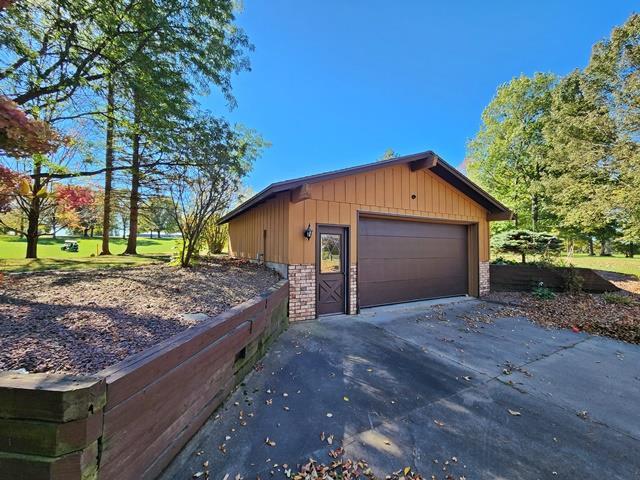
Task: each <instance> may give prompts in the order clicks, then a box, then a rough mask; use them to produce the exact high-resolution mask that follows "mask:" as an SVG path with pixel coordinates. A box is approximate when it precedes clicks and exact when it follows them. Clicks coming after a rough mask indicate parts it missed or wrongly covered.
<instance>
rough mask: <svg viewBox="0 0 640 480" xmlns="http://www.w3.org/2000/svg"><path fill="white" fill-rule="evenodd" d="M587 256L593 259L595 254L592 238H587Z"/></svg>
mask: <svg viewBox="0 0 640 480" xmlns="http://www.w3.org/2000/svg"><path fill="white" fill-rule="evenodd" d="M589 255H590V256H591V257H593V256H594V255H595V252H594V251H593V237H589Z"/></svg>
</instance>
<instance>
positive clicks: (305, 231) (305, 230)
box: [304, 224, 313, 240]
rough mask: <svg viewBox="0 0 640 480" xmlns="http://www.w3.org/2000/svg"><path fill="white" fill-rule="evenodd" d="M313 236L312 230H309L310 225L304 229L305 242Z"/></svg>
mask: <svg viewBox="0 0 640 480" xmlns="http://www.w3.org/2000/svg"><path fill="white" fill-rule="evenodd" d="M312 235H313V228H311V224H309V226H308V227H307V228H305V229H304V238H306V239H307V240H311V236H312Z"/></svg>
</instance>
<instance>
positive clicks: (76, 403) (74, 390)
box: [0, 372, 106, 422]
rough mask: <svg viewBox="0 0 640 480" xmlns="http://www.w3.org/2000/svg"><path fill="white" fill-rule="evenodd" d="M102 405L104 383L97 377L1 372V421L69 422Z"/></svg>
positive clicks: (85, 415)
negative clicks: (4, 419) (11, 419)
mask: <svg viewBox="0 0 640 480" xmlns="http://www.w3.org/2000/svg"><path fill="white" fill-rule="evenodd" d="M105 403H106V388H105V381H104V380H103V379H101V378H98V377H81V376H73V375H62V374H51V373H29V374H21V373H11V372H0V418H7V419H10V418H13V419H24V420H48V421H53V422H69V421H71V420H77V419H82V418H87V417H88V416H89V415H91V414H93V413H94V412H97V411H98V410H100V409H102V407H103V406H104V405H105Z"/></svg>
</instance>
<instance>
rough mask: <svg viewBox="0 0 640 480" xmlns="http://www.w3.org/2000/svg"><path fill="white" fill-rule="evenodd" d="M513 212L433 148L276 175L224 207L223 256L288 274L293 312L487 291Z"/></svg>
mask: <svg viewBox="0 0 640 480" xmlns="http://www.w3.org/2000/svg"><path fill="white" fill-rule="evenodd" d="M511 219H512V212H511V211H510V210H509V209H508V208H507V207H505V206H504V205H502V204H501V203H500V202H499V201H497V200H496V199H495V198H493V197H492V196H491V195H489V194H488V193H486V192H485V191H483V190H482V189H481V188H480V187H479V186H478V185H476V184H474V183H473V182H472V181H471V180H469V179H468V178H467V177H465V176H464V175H463V174H462V173H461V172H460V171H459V170H457V169H456V168H454V167H453V166H451V165H449V164H448V163H447V162H445V161H444V160H443V159H442V158H441V157H439V156H438V155H436V154H435V153H434V152H432V151H426V152H420V153H416V154H412V155H405V156H403V157H396V158H391V159H389V160H383V161H376V162H372V163H368V164H364V165H357V166H353V167H349V168H344V169H341V170H334V171H330V172H324V173H319V174H317V175H310V176H307V177H301V178H294V179H291V180H284V181H282V182H276V183H273V184H271V185H270V186H268V187H267V188H265V189H264V190H263V191H261V192H260V193H257V194H256V195H254V196H253V197H252V198H250V199H249V200H247V201H246V202H244V203H243V204H241V205H239V206H238V207H236V208H235V209H234V210H232V211H231V212H229V213H227V214H226V215H225V216H224V217H223V218H222V219H220V221H219V223H220V224H223V223H228V224H229V254H230V255H231V256H234V257H238V258H246V259H247V260H250V261H257V262H264V263H265V264H266V265H267V266H268V267H270V268H274V269H276V270H277V271H278V272H279V273H280V275H282V276H283V277H285V278H287V280H289V319H290V320H291V321H297V320H309V319H312V318H317V317H319V316H324V315H336V314H345V313H347V314H356V313H358V311H359V310H360V308H361V307H372V306H375V305H386V304H392V303H401V302H409V301H413V300H422V299H429V298H439V297H448V296H456V295H470V296H474V297H481V296H483V295H486V294H488V293H489V287H490V282H489V273H490V272H489V236H490V223H491V222H493V221H502V220H511Z"/></svg>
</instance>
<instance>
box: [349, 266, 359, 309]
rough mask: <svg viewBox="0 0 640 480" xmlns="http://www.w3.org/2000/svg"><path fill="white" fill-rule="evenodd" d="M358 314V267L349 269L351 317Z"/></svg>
mask: <svg viewBox="0 0 640 480" xmlns="http://www.w3.org/2000/svg"><path fill="white" fill-rule="evenodd" d="M356 313H358V266H357V265H351V267H349V315H355V314H356Z"/></svg>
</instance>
